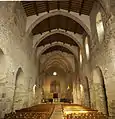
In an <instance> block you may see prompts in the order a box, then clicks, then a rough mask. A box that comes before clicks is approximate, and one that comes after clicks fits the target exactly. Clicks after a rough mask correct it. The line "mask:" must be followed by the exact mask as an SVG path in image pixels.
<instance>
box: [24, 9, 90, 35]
mask: <svg viewBox="0 0 115 119" xmlns="http://www.w3.org/2000/svg"><path fill="white" fill-rule="evenodd" d="M55 15H63V16H66V17H69V18H71V19H73V20H74V21H75V22H77V23H79V24H80V25H81V26H82V27H83V28H84V30H85V31H86V32H87V33H88V35H89V36H91V32H90V30H89V28H88V27H87V26H86V25H85V24H84V23H83V22H82V21H81V20H80V19H79V18H78V17H75V16H74V15H72V14H70V13H68V12H66V11H61V10H55V11H50V12H49V13H47V14H44V15H43V16H41V17H39V18H38V19H37V20H36V21H35V22H33V23H32V24H31V25H30V27H29V28H28V30H27V32H26V36H28V35H29V34H30V33H31V31H32V29H33V28H34V27H35V26H36V25H37V24H39V23H40V22H41V21H43V20H44V19H46V18H49V17H51V16H55Z"/></svg>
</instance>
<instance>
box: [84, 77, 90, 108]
mask: <svg viewBox="0 0 115 119" xmlns="http://www.w3.org/2000/svg"><path fill="white" fill-rule="evenodd" d="M83 88H84V97H85V98H84V105H85V106H87V107H90V92H89V83H88V79H87V78H84V80H83Z"/></svg>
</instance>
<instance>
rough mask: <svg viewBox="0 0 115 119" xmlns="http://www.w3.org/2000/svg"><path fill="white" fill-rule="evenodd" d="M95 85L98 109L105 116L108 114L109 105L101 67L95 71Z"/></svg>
mask: <svg viewBox="0 0 115 119" xmlns="http://www.w3.org/2000/svg"><path fill="white" fill-rule="evenodd" d="M93 85H94V91H95V103H96V109H97V110H99V111H101V112H103V113H104V114H108V103H107V95H106V88H105V83H104V77H103V74H102V71H101V69H100V68H99V67H96V69H94V71H93Z"/></svg>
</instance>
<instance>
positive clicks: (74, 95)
mask: <svg viewBox="0 0 115 119" xmlns="http://www.w3.org/2000/svg"><path fill="white" fill-rule="evenodd" d="M76 81H77V78H76V74H73V103H74V104H77V103H78V101H77V83H76Z"/></svg>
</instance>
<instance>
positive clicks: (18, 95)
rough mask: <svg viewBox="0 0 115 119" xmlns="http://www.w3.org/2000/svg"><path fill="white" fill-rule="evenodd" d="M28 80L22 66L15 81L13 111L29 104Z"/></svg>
mask: <svg viewBox="0 0 115 119" xmlns="http://www.w3.org/2000/svg"><path fill="white" fill-rule="evenodd" d="M27 84H28V83H27V81H26V80H25V76H24V72H23V71H22V69H21V68H19V69H18V71H17V74H16V81H15V90H14V97H13V111H14V110H16V109H21V108H24V107H27V106H28V96H27V90H28V86H27Z"/></svg>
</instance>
